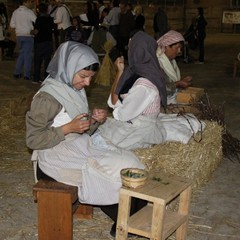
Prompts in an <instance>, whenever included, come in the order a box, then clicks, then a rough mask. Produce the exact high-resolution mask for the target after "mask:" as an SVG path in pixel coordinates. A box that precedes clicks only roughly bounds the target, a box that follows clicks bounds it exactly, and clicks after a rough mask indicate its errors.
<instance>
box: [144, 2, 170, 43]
mask: <svg viewBox="0 0 240 240" xmlns="http://www.w3.org/2000/svg"><path fill="white" fill-rule="evenodd" d="M149 7H150V8H152V9H153V11H154V12H155V13H154V17H153V31H154V38H155V39H156V40H157V39H159V38H160V37H161V36H163V35H164V34H165V33H167V32H168V30H169V29H168V18H167V14H166V13H165V12H164V10H163V9H161V8H160V7H158V6H157V4H156V3H155V2H152V3H150V4H149Z"/></svg>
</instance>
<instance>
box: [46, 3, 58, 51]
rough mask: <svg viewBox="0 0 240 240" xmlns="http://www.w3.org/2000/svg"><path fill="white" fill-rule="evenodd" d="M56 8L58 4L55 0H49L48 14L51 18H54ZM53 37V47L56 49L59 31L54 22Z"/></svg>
mask: <svg viewBox="0 0 240 240" xmlns="http://www.w3.org/2000/svg"><path fill="white" fill-rule="evenodd" d="M57 8H58V6H57V3H56V1H55V0H49V4H48V14H49V15H50V16H51V17H52V19H53V20H54V19H55V18H56V13H57ZM53 39H54V49H55V50H56V49H57V48H58V46H59V31H58V28H57V24H56V23H54V26H53Z"/></svg>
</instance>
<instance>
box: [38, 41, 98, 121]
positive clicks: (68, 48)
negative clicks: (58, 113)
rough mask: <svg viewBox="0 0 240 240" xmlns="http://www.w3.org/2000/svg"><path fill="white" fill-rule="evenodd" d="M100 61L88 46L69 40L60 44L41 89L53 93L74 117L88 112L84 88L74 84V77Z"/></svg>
mask: <svg viewBox="0 0 240 240" xmlns="http://www.w3.org/2000/svg"><path fill="white" fill-rule="evenodd" d="M94 63H98V64H99V60H98V56H97V54H96V53H95V52H94V51H93V50H92V49H91V48H90V47H88V46H86V45H84V44H81V43H78V42H73V41H68V42H65V43H63V44H61V45H60V46H59V48H58V49H57V51H56V53H55V54H54V56H53V59H52V60H51V62H50V63H49V65H48V68H47V72H48V73H49V76H48V77H47V78H46V80H45V81H44V82H43V86H42V87H41V89H40V90H39V91H43V92H47V93H49V94H51V95H52V96H53V97H54V98H55V99H56V100H57V101H58V102H59V103H61V105H62V106H63V107H64V108H65V110H66V112H67V113H68V114H69V116H70V117H71V118H72V119H73V118H74V117H76V115H78V114H81V113H87V112H88V102H87V97H86V93H85V90H84V89H81V90H77V89H74V88H73V86H72V81H73V77H74V76H75V74H76V73H77V72H79V71H80V70H82V69H84V68H86V67H88V66H90V65H92V64H94Z"/></svg>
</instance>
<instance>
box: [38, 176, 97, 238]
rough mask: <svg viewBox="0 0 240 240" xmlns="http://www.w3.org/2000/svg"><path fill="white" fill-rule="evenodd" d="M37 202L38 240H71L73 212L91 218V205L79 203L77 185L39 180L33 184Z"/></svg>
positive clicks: (84, 217) (80, 216) (78, 215)
mask: <svg viewBox="0 0 240 240" xmlns="http://www.w3.org/2000/svg"><path fill="white" fill-rule="evenodd" d="M33 195H34V201H35V202H37V203H38V240H55V239H56V240H72V238H73V213H74V215H76V216H77V217H79V218H83V219H91V218H92V216H93V207H92V206H90V205H84V204H80V203H79V201H78V189H77V187H74V186H70V185H66V184H63V183H60V182H57V181H52V180H45V179H44V180H43V179H41V180H39V181H38V182H37V183H36V184H35V185H34V186H33Z"/></svg>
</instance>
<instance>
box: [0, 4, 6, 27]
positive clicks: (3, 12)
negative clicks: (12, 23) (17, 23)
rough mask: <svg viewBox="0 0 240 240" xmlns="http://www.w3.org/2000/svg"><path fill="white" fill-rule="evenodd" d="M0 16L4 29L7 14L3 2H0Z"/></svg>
mask: <svg viewBox="0 0 240 240" xmlns="http://www.w3.org/2000/svg"><path fill="white" fill-rule="evenodd" d="M0 17H1V24H2V26H3V29H4V30H7V28H8V14H7V8H6V6H5V4H4V3H3V2H1V3H0Z"/></svg>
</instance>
